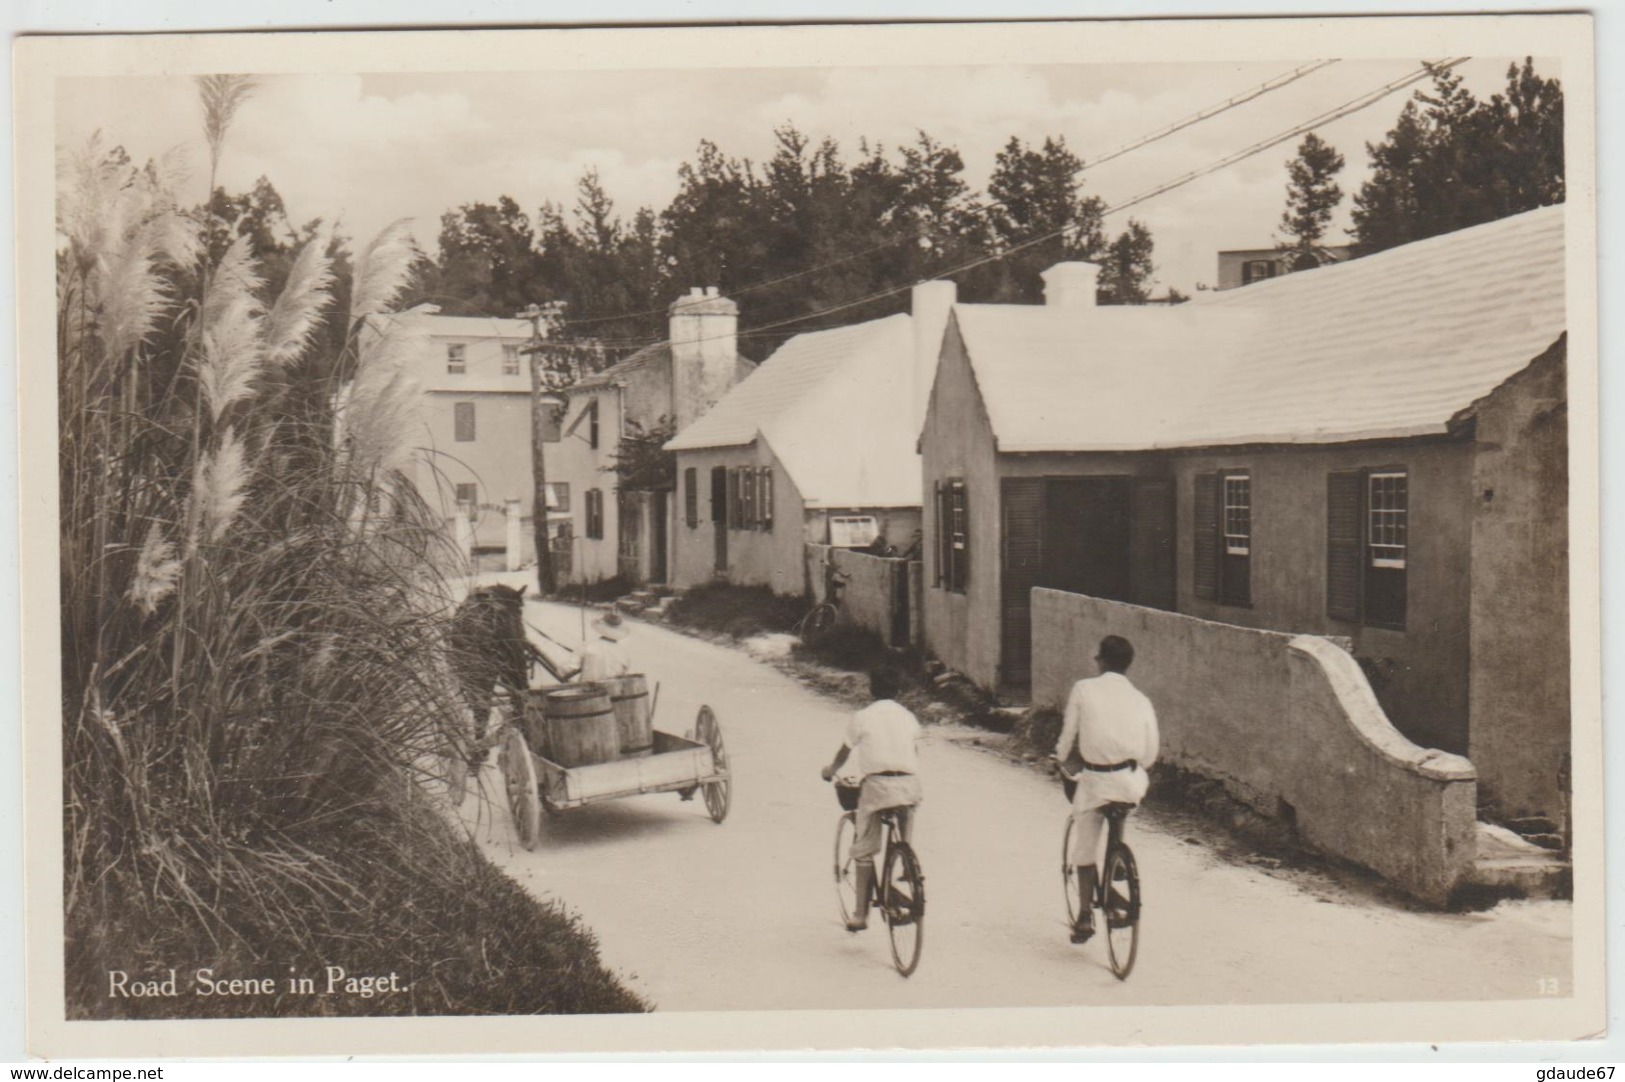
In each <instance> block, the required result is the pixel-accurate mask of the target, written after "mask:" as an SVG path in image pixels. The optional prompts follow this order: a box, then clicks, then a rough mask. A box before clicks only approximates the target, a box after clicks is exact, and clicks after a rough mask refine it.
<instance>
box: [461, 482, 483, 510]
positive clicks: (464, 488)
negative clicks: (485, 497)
mask: <svg viewBox="0 0 1625 1082" xmlns="http://www.w3.org/2000/svg"><path fill="white" fill-rule="evenodd" d="M479 503H480V486H479V485H477V484H473V483H472V482H469V483H459V484H458V485H457V506H458V507H459V508H461V509H462V511H463V513H464V514H468V515H472V514H473V513H474V508H476V507H478V506H479Z"/></svg>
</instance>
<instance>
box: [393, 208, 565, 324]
mask: <svg viewBox="0 0 1625 1082" xmlns="http://www.w3.org/2000/svg"><path fill="white" fill-rule="evenodd" d="M538 263H539V257H538V253H537V249H536V235H535V231H534V229H533V228H532V226H531V222H530V217H529V216H528V215H526V214H525V212H524V211H522V210H520V209H519V204H518V203H517V202H515V201H514V200H513V199H512V198H510V197H509V196H506V195H504V196H500V197H499V198H498V199H497V201H496V203H495V204H494V205H493V204H490V203H465V204H464V205H463V206H461V207H459V208H458V209H457V210H455V211H449V212H447V213H445V214H442V215H441V216H440V254H439V258H438V259H437V260H434V261H432V262H430V261H425V262H424V263H423V264H422V265H421V266H420V268H419V279H420V281H421V282H422V290H421V292H420V293H419V294H418V295H417V297H416V299H417V300H420V301H431V302H433V303H435V304H438V305H440V306H441V307H442V308H443V309H445V310H446V311H447V312H448V313H449V314H452V315H479V316H497V317H501V318H508V317H511V316H512V315H513V314H514V313H515V312H517V311H519V310H520V309H521V308H523V307H525V305H527V304H530V303H531V302H533V301H535V300H536V297H535V296H533V293H534V291H535V288H536V281H537V279H538V277H539V271H540V268H539V266H538Z"/></svg>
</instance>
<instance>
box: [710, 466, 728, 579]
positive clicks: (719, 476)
mask: <svg viewBox="0 0 1625 1082" xmlns="http://www.w3.org/2000/svg"><path fill="white" fill-rule="evenodd" d="M711 533H712V534H713V535H714V536H715V538H716V571H717V573H718V574H721V573H723V572H725V571H727V570H728V467H726V466H712V467H711Z"/></svg>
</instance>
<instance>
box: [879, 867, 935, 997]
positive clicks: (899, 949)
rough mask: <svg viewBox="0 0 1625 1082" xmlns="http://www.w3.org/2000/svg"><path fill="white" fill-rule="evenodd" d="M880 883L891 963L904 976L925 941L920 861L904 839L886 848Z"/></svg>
mask: <svg viewBox="0 0 1625 1082" xmlns="http://www.w3.org/2000/svg"><path fill="white" fill-rule="evenodd" d="M880 882H881V888H880V898H881V912H882V913H883V914H884V915H885V918H886V933H887V935H888V936H889V937H890V938H891V958H892V964H894V965H895V966H896V967H897V972H899V973H901V974H902V975H903V976H905V977H906V976H908V975H909V974H910V973H913V972H914V970H915V967H917V966H918V965H919V964H920V946H921V944H922V943H923V942H924V940H925V876H924V875H922V874H920V860H919V858H918V857H916V856H915V855H914V850H913V848H912V847H911V846H910V845H909V844H908V843H907V842H905V841H902V840H898V841H895V842H893V843H892V845H891V848H890V849H889V850H887V853H886V871H885V874H884V875H883V876H882V877H881V880H880Z"/></svg>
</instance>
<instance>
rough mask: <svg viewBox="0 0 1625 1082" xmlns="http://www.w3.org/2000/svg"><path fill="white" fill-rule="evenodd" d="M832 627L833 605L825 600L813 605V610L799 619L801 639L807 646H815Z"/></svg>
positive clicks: (833, 624)
mask: <svg viewBox="0 0 1625 1082" xmlns="http://www.w3.org/2000/svg"><path fill="white" fill-rule="evenodd" d="M834 629H835V606H834V605H831V604H830V603H829V602H828V601H825V602H823V603H821V604H818V605H814V606H813V610H812V611H811V612H809V613H808V614H807V616H806V618H805V619H803V620H802V621H801V641H802V642H803V643H805V644H806V645H808V646H816V645H817V644H818V643H820V642H822V641H823V640H824V637H825V636H826V635H828V634H829V633H830V632H831V631H833V630H834Z"/></svg>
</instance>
